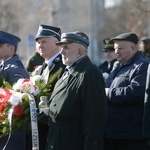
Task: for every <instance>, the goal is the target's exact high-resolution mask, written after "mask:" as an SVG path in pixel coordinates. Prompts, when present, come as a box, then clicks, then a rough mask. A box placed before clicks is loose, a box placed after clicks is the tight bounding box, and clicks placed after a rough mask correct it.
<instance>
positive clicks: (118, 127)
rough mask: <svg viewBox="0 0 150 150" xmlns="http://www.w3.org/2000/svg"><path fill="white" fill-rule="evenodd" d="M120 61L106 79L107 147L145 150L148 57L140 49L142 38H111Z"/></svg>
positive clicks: (115, 149) (119, 149)
mask: <svg viewBox="0 0 150 150" xmlns="http://www.w3.org/2000/svg"><path fill="white" fill-rule="evenodd" d="M111 40H112V41H114V48H115V53H116V54H117V60H118V61H119V64H118V65H117V66H116V68H115V69H114V70H113V71H112V73H111V74H110V76H109V78H108V79H107V81H106V95H107V100H108V122H107V127H106V131H105V147H104V149H105V150H144V140H143V138H142V120H143V108H144V93H145V85H146V75H147V67H148V64H149V62H148V60H147V59H145V58H144V57H143V55H142V54H141V52H139V51H138V49H137V44H138V37H137V35H136V34H134V33H123V34H120V35H118V36H116V37H114V38H112V39H111Z"/></svg>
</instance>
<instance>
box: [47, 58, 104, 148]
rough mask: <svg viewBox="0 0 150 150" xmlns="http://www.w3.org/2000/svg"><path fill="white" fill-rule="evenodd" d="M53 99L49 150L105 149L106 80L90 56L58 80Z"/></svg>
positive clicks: (51, 99)
mask: <svg viewBox="0 0 150 150" xmlns="http://www.w3.org/2000/svg"><path fill="white" fill-rule="evenodd" d="M50 101H51V104H50V117H51V121H49V126H50V127H49V133H48V139H47V141H48V142H47V147H46V150H51V149H52V147H53V149H55V150H60V149H61V150H100V149H102V145H103V144H102V143H103V132H104V128H105V123H106V96H105V90H104V81H103V77H102V75H101V72H100V70H99V69H98V67H96V66H95V65H94V64H92V63H91V61H90V60H89V58H88V57H85V58H84V59H83V60H81V61H80V62H79V64H77V66H76V67H75V68H74V70H73V71H72V73H71V74H69V75H68V76H66V77H65V78H64V77H63V76H62V78H60V79H59V80H58V81H57V83H56V85H55V88H54V91H53V93H52V96H51V98H50Z"/></svg>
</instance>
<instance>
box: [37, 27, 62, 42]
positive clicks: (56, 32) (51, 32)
mask: <svg viewBox="0 0 150 150" xmlns="http://www.w3.org/2000/svg"><path fill="white" fill-rule="evenodd" d="M50 36H53V37H55V38H56V39H58V40H60V36H61V29H60V28H58V27H54V26H48V25H43V24H41V25H39V29H38V32H37V34H36V36H35V40H37V39H38V38H40V37H50Z"/></svg>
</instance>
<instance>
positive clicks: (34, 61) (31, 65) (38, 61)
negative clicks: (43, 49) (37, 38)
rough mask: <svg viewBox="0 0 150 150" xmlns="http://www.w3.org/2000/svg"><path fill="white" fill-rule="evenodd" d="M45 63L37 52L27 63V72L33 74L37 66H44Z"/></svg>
mask: <svg viewBox="0 0 150 150" xmlns="http://www.w3.org/2000/svg"><path fill="white" fill-rule="evenodd" d="M43 62H44V58H43V57H42V56H41V55H40V54H39V53H38V52H35V53H34V55H32V56H31V57H30V58H29V59H28V61H27V63H26V68H27V71H28V72H32V71H33V70H34V69H35V67H36V66H39V65H42V63H43Z"/></svg>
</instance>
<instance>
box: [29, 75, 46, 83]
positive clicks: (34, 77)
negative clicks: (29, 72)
mask: <svg viewBox="0 0 150 150" xmlns="http://www.w3.org/2000/svg"><path fill="white" fill-rule="evenodd" d="M30 79H31V81H32V83H33V84H34V85H36V82H38V81H40V80H44V78H43V77H42V76H40V75H35V76H32V77H30Z"/></svg>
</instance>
